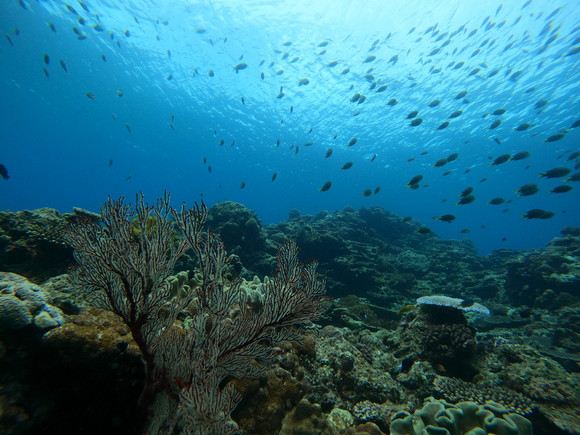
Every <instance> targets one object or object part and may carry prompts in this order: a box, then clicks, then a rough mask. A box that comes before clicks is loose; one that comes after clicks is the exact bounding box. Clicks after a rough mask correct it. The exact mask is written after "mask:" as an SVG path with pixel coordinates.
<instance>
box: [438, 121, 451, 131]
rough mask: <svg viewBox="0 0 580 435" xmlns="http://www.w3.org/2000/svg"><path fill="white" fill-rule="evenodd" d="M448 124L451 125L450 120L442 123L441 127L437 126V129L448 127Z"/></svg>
mask: <svg viewBox="0 0 580 435" xmlns="http://www.w3.org/2000/svg"><path fill="white" fill-rule="evenodd" d="M448 126H449V121H445V122H443V123H441V124H440V125H439V127H437V130H443V129H445V128H447V127H448Z"/></svg>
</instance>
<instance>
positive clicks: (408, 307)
mask: <svg viewBox="0 0 580 435" xmlns="http://www.w3.org/2000/svg"><path fill="white" fill-rule="evenodd" d="M424 228H426V229H427V230H429V228H427V227H424ZM420 230H422V228H420V229H418V230H417V232H419V231H420ZM427 232H428V233H429V232H431V230H429V231H427ZM413 308H415V305H413V304H407V305H405V306H404V307H403V308H401V309H400V310H399V311H397V315H399V316H400V315H402V314H406V313H408V312H409V311H412V310H413Z"/></svg>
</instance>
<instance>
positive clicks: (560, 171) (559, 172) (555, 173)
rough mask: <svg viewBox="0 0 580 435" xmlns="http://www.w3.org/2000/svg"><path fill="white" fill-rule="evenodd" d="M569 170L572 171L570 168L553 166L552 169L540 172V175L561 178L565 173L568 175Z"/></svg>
mask: <svg viewBox="0 0 580 435" xmlns="http://www.w3.org/2000/svg"><path fill="white" fill-rule="evenodd" d="M570 172H572V170H571V169H569V168H554V169H549V170H547V171H546V172H542V173H541V174H540V177H543V178H562V177H565V176H566V175H568V174H569V173H570Z"/></svg>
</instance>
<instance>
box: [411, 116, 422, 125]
mask: <svg viewBox="0 0 580 435" xmlns="http://www.w3.org/2000/svg"><path fill="white" fill-rule="evenodd" d="M422 122H423V120H422V119H421V118H415V119H413V120H412V121H411V122H410V123H409V125H410V126H411V127H417V126H418V125H421V123H422Z"/></svg>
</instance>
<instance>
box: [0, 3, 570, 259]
mask: <svg viewBox="0 0 580 435" xmlns="http://www.w3.org/2000/svg"><path fill="white" fill-rule="evenodd" d="M159 3H162V4H163V6H159V5H158V4H159ZM387 4H388V6H387ZM22 5H24V7H23V6H22ZM69 5H70V6H72V7H73V8H74V10H75V11H76V12H77V13H78V15H77V14H75V13H73V12H71V11H70V10H68V9H67V8H66V6H65V3H64V2H60V1H33V0H23V1H22V2H19V1H17V0H5V1H3V2H2V4H1V5H0V33H2V35H3V36H2V38H1V40H0V47H1V48H0V50H1V52H0V53H1V56H0V84H1V98H0V112H1V119H2V122H1V123H0V129H1V130H0V133H1V134H0V137H1V142H0V143H1V148H0V163H2V164H4V165H5V166H6V168H7V169H8V171H9V175H10V178H9V179H8V180H1V179H0V209H11V210H21V209H32V208H38V207H53V208H56V209H59V210H61V211H70V209H71V207H72V206H79V207H84V208H88V209H92V210H97V209H98V207H99V205H100V204H102V203H103V201H104V200H105V199H106V198H107V196H108V195H111V196H113V197H117V196H119V195H126V196H128V197H129V198H133V196H134V194H135V193H136V192H138V191H144V192H145V194H146V197H147V198H149V199H151V200H153V199H154V198H156V197H158V196H160V195H161V194H162V192H163V191H164V190H165V189H167V190H168V191H170V192H172V193H173V200H174V201H175V203H176V204H178V203H180V202H181V201H186V202H187V203H188V204H191V203H192V202H193V201H199V200H200V199H203V200H204V201H205V202H206V203H207V204H208V205H212V204H214V203H216V202H219V201H224V200H230V201H237V202H240V203H243V204H244V205H246V206H247V207H248V208H250V209H253V210H255V211H256V212H257V213H258V216H259V217H260V218H261V219H262V221H263V222H265V223H273V222H278V221H281V220H284V219H286V218H287V216H288V212H289V210H291V209H298V210H300V211H301V212H302V213H305V214H306V213H310V214H313V213H317V212H318V211H319V210H323V209H325V210H328V211H331V212H332V211H334V210H340V209H342V208H344V207H347V206H350V207H354V208H359V207H368V206H373V205H378V206H381V207H384V208H385V209H387V210H389V211H391V212H394V213H397V214H399V215H401V216H413V217H414V218H415V219H417V220H419V221H421V222H422V223H423V224H425V225H427V226H429V227H430V228H432V229H433V230H434V231H435V232H436V233H437V234H439V235H440V236H442V237H446V238H470V239H472V240H473V241H474V242H475V244H476V247H477V248H478V250H479V252H480V253H482V254H485V253H488V252H490V251H492V250H494V249H498V248H518V249H520V248H526V249H527V248H538V247H541V246H543V245H545V244H546V243H547V242H548V241H549V240H550V239H552V238H553V237H555V236H557V235H558V234H559V231H560V230H561V229H562V228H563V227H565V226H567V225H579V224H580V201H579V199H580V185H579V183H574V182H569V183H568V184H570V185H572V186H574V185H576V186H574V189H573V190H572V191H571V192H568V193H564V194H553V193H550V192H549V191H550V190H551V189H552V188H554V187H555V186H557V185H559V184H562V183H563V180H562V179H550V180H546V179H541V178H540V177H539V176H538V174H539V173H540V172H543V171H545V170H548V169H551V168H554V167H559V166H566V167H569V168H570V169H572V173H573V172H577V170H575V169H574V164H575V163H576V162H575V161H567V157H568V156H569V155H570V154H571V152H573V151H577V150H580V129H578V128H576V129H569V128H570V126H571V125H572V124H573V122H574V121H576V120H577V119H579V118H580V102H579V95H580V85H579V83H580V69H579V60H580V53H579V54H572V55H567V54H568V53H569V52H570V51H571V50H572V49H573V48H574V47H578V46H579V44H580V43H579V38H580V27H579V26H580V9H579V8H578V7H577V3H576V1H574V0H570V1H549V0H533V1H531V2H529V1H527V2H526V1H525V0H517V1H516V0H514V1H509V2H508V1H506V2H504V3H503V4H502V3H501V2H499V1H495V0H489V1H475V0H456V1H451V0H446V1H439V2H435V1H434V2H431V1H418V0H415V1H409V0H407V1H398V0H397V1H390V2H385V1H381V0H376V1H373V0H369V1H364V2H362V1H360V2H359V1H327V0H316V1H297V0H292V1H258V0H255V1H243V2H242V1H233V0H231V1H211V2H209V1H193V0H191V1H184V0H175V1H172V2H157V1H146V0H134V1H131V2H129V1H126V2H125V1H123V2H111V1H103V0H86V1H85V2H84V5H85V6H86V7H87V8H88V10H89V12H87V11H86V10H85V9H83V7H82V5H81V4H80V3H79V2H78V1H76V0H71V1H70V3H69ZM79 17H83V18H84V19H85V20H86V23H85V24H84V25H83V24H80V23H79V22H78V19H79ZM486 17H489V18H487V19H486ZM49 23H52V24H53V25H54V26H55V28H56V32H53V31H52V30H51V29H50V28H49ZM97 23H99V25H100V26H101V27H102V28H103V29H104V30H103V31H102V32H98V31H96V30H95V29H94V28H93V26H94V25H95V24H97ZM433 26H436V27H433ZM73 27H76V28H78V29H79V32H80V33H81V34H82V35H86V39H83V40H79V39H78V38H77V34H75V33H74V32H73V30H72V28H73ZM413 28H415V30H413V31H412V32H410V31H411V29H413ZM475 29H477V31H476V33H474V34H473V35H471V36H469V35H470V34H471V33H472V31H473V30H475ZM126 30H128V36H126V35H125V34H124V32H125V31H126ZM441 35H444V36H443V37H441ZM448 40H449V42H447V41H448ZM325 41H326V42H328V44H327V45H326V46H325V47H320V46H319V45H323V44H321V43H322V42H325ZM444 44H445V46H443V45H444ZM437 48H441V50H440V51H439V52H438V53H436V54H432V55H430V54H431V53H432V52H433V50H435V49H437ZM477 49H479V50H480V51H479V52H478V53H475V54H474V52H475V51H476V50H477ZM168 50H169V51H170V52H168ZM286 53H288V54H287V56H286ZM45 54H47V55H49V63H48V64H45V61H44V59H43V56H44V55H45ZM102 55H104V56H105V57H106V62H105V61H103V59H102V57H101V56H102ZM395 55H398V59H397V61H396V62H395V61H394V60H392V58H393V56H395ZM369 56H376V59H375V60H373V61H370V62H366V63H365V62H364V61H365V60H366V59H367V58H368V57H369ZM295 58H297V59H296V60H295V61H294V62H292V61H293V60H294V59H295ZM60 60H62V61H64V63H65V65H66V68H67V72H65V71H64V69H63V68H62V66H61V65H60V63H59V61H60ZM262 60H263V61H264V63H263V65H260V62H261V61H262ZM332 61H337V62H338V63H337V65H336V66H335V67H331V66H328V64H329V63H330V62H332ZM461 61H463V62H465V64H464V65H463V66H462V67H461V68H458V69H454V67H455V66H456V65H457V64H458V63H459V62H461ZM242 62H243V63H245V64H247V65H248V66H247V68H246V69H243V70H240V71H239V72H238V73H236V72H235V70H234V66H235V65H237V64H239V63H242ZM452 62H454V63H452ZM271 64H272V65H271ZM270 65H271V66H270ZM43 68H45V69H46V70H47V72H48V75H49V77H46V75H45V73H44V72H43ZM347 68H348V69H350V71H349V72H347V73H344V74H341V73H342V72H343V71H344V70H345V69H347ZM474 68H480V70H479V71H478V72H477V73H475V74H473V75H471V76H470V72H472V71H473V70H474ZM210 69H211V70H213V72H214V76H213V77H211V76H210V74H209V70H210ZM279 70H283V73H281V74H279V75H277V74H276V72H277V71H279ZM438 70H440V71H438ZM494 70H497V71H498V72H497V74H496V75H493V76H491V77H490V75H491V73H492V71H494ZM517 71H521V73H520V74H519V77H514V76H513V75H514V73H516V72H517ZM261 73H263V74H264V78H263V79H262V78H261ZM170 75H171V78H170ZM365 75H372V76H374V77H365ZM169 78H170V79H169ZM304 78H307V79H308V80H309V83H308V84H307V85H303V86H299V81H300V80H301V79H304ZM373 81H375V82H376V87H375V88H374V89H372V90H371V89H369V88H370V86H371V83H372V82H373ZM381 85H387V89H386V90H385V91H384V92H380V93H377V92H376V90H377V89H378V88H379V87H380V86H381ZM281 87H283V89H282V90H283V93H284V96H283V97H282V98H276V97H277V96H278V95H279V93H280V88H281ZM118 90H120V91H122V96H119V95H118V93H117V91H118ZM463 90H466V91H468V93H467V95H466V96H465V99H467V100H468V101H463V99H457V100H456V99H454V97H455V96H456V95H457V94H458V93H459V92H461V91H463ZM526 91H527V92H526ZM88 92H90V93H92V94H93V95H94V99H89V98H88V97H87V93H88ZM356 93H360V94H363V95H365V96H366V97H367V99H366V101H365V102H364V103H362V104H357V103H351V102H350V100H351V98H352V97H353V95H355V94H356ZM242 97H243V99H244V102H245V104H242ZM392 98H396V99H397V100H398V104H397V105H395V106H392V107H391V106H389V105H387V102H388V101H389V100H391V99H392ZM434 99H439V100H441V104H440V105H439V106H437V107H434V108H430V107H428V106H427V105H428V103H430V102H431V101H432V100H434ZM542 99H545V100H547V101H548V102H547V104H546V105H545V106H543V107H542V108H540V109H536V108H535V105H536V103H537V102H538V101H539V100H542ZM291 106H292V107H293V112H291ZM499 108H505V109H506V110H507V111H506V113H505V114H504V115H502V116H494V115H491V114H490V112H493V111H494V110H496V109H499ZM413 110H418V111H419V114H418V116H417V117H419V118H422V119H423V123H422V124H421V125H419V126H416V127H411V126H409V122H410V120H408V119H406V117H407V115H408V113H409V112H411V111H413ZM456 110H462V111H463V114H462V115H460V116H459V117H457V118H455V119H451V120H450V125H449V127H447V128H446V129H444V130H439V131H438V130H436V128H437V127H438V126H439V125H440V124H441V123H442V122H444V121H445V120H446V119H447V118H448V116H449V115H450V114H451V113H453V112H454V111H456ZM357 111H358V112H360V113H359V114H357V115H356V116H355V114H356V112H357ZM172 119H173V121H172ZM495 119H501V120H502V124H501V125H500V126H499V127H498V128H497V129H495V130H490V129H489V126H490V125H491V123H492V122H493V120H495ZM172 122H173V128H172V127H171V123H172ZM526 122H527V123H530V124H533V126H532V127H531V128H530V129H528V130H526V131H521V132H520V131H514V128H515V127H517V126H518V125H520V124H522V123H526ZM126 124H127V125H128V126H129V127H130V129H131V132H129V131H128V129H127V127H126ZM561 129H567V130H566V131H565V133H566V134H565V137H564V138H563V139H561V140H559V141H556V142H553V143H546V142H544V141H545V140H546V139H547V138H548V137H549V136H551V135H554V134H556V133H558V132H560V130H561ZM310 130H312V131H311V132H310ZM335 136H336V139H334V137H335ZM353 137H356V138H357V139H358V141H357V143H356V144H355V145H354V146H352V147H347V144H348V143H349V141H350V140H351V139H352V138H353ZM494 138H497V139H499V142H501V143H498V142H497V141H496V140H495V139H494ZM222 139H223V141H224V145H220V142H221V141H222ZM278 140H279V141H280V146H279V147H277V146H276V143H277V141H278ZM233 141H235V142H234V143H233V145H232V142H233ZM308 142H313V145H311V146H305V145H304V144H305V143H308ZM296 146H298V152H296V150H297V148H296ZM328 148H332V149H333V154H332V156H331V157H330V158H327V159H325V158H324V155H325V153H326V151H327V149H328ZM424 151H428V154H426V155H421V153H422V152H424ZM519 151H529V152H530V153H531V157H530V158H528V159H526V160H522V161H511V162H508V163H505V164H503V165H499V166H490V165H489V163H490V162H491V160H489V158H490V157H491V158H496V157H497V156H499V155H500V154H504V153H510V154H514V153H516V152H519ZM451 153H459V157H458V159H457V160H455V161H453V162H450V163H448V164H447V165H445V166H443V167H441V168H435V167H433V163H434V162H435V161H437V160H438V159H440V158H444V157H447V156H448V155H449V154H451ZM375 154H376V159H375V160H374V161H373V162H371V161H370V160H371V157H372V156H373V155H375ZM204 156H205V158H206V159H207V163H205V164H204ZM412 157H414V158H415V160H413V161H411V162H409V161H408V160H409V159H410V158H412ZM347 161H351V162H353V163H354V164H353V167H352V168H351V169H349V170H341V169H340V168H341V167H342V166H343V164H344V163H346V162H347ZM208 166H211V168H212V171H211V173H210V172H209V171H208ZM448 169H450V170H453V172H452V173H451V174H449V175H446V176H444V175H443V173H444V172H445V171H447V170H448ZM467 169H470V170H471V171H470V172H468V173H465V171H466V170H467ZM274 173H277V179H276V180H275V181H273V182H272V181H271V179H272V175H273V174H274ZM417 174H422V175H424V179H423V181H422V183H421V187H420V188H419V189H417V190H411V189H409V188H407V187H406V184H407V183H408V181H409V180H410V179H411V177H413V176H414V175H417ZM483 178H487V181H484V182H481V181H480V180H482V179H483ZM326 181H331V182H332V187H331V188H330V190H329V191H327V192H320V191H319V190H320V188H321V187H322V185H323V184H324V183H325V182H326ZM242 182H245V188H243V189H241V188H240V185H241V183H242ZM527 183H537V184H538V185H539V186H540V192H539V193H538V194H536V195H532V196H529V197H519V196H517V195H515V194H514V191H515V190H516V189H518V188H519V187H520V186H522V185H524V184H527ZM379 185H380V186H381V190H380V192H379V193H378V194H377V195H371V196H368V197H367V196H363V195H362V194H361V193H362V192H363V191H364V190H365V189H372V190H374V189H375V187H376V186H379ZM427 185H428V186H427ZM468 186H473V187H474V189H475V190H474V195H475V197H476V200H475V201H474V202H473V203H472V204H468V205H463V206H457V205H455V203H456V202H457V201H458V200H459V197H458V195H459V194H460V193H461V192H462V191H463V189H464V188H466V187H468ZM499 196H501V197H504V198H505V199H506V200H509V199H512V200H513V202H512V203H509V204H503V205H500V206H492V205H489V204H487V201H489V200H490V199H492V198H494V197H499ZM442 200H446V201H445V202H442ZM533 208H541V209H545V210H549V211H553V212H555V213H556V215H555V216H554V217H553V218H551V219H547V220H522V219H521V214H523V213H525V212H527V211H528V210H530V209H533ZM447 213H451V214H453V215H455V216H456V217H457V219H456V220H455V221H454V222H453V223H451V224H449V223H445V222H440V221H437V220H434V219H433V217H434V216H440V215H443V214H447ZM464 229H469V230H471V232H469V233H465V234H464V233H460V231H461V230H464ZM504 239H505V240H504Z"/></svg>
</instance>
